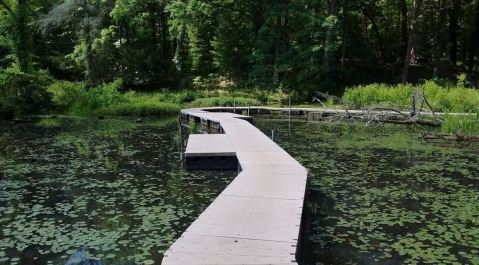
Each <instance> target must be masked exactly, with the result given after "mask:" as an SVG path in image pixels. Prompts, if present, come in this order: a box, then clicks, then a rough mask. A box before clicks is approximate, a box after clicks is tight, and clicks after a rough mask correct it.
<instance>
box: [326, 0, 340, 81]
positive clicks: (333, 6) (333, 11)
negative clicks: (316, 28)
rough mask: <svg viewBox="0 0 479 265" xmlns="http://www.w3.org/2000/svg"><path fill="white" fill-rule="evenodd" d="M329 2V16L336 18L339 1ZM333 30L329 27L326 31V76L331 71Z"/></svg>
mask: <svg viewBox="0 0 479 265" xmlns="http://www.w3.org/2000/svg"><path fill="white" fill-rule="evenodd" d="M326 2H327V5H328V6H327V9H328V15H329V16H336V15H337V0H328V1H326ZM333 30H334V27H329V28H328V30H327V31H326V39H325V41H324V56H323V71H324V73H325V75H326V76H328V75H329V72H330V71H331V49H330V46H331V40H332V38H333Z"/></svg>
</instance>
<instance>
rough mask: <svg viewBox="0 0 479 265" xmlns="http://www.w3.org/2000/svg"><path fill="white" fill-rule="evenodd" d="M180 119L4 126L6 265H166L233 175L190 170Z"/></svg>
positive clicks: (0, 147) (1, 228) (1, 253)
mask: <svg viewBox="0 0 479 265" xmlns="http://www.w3.org/2000/svg"><path fill="white" fill-rule="evenodd" d="M177 126H178V125H177V117H172V118H165V119H160V120H147V121H145V122H144V123H142V124H136V123H135V122H134V121H128V120H108V119H107V120H86V119H41V120H38V121H36V122H34V123H25V124H10V123H0V264H11V265H15V264H28V265H31V264H62V265H63V264H68V265H79V264H82V265H87V264H88V265H107V264H160V262H161V259H162V254H163V253H164V251H165V250H166V249H167V248H168V246H169V245H170V244H171V243H172V242H173V241H174V240H175V239H176V238H177V237H178V236H179V234H180V233H181V232H182V231H184V230H185V229H186V227H188V225H189V224H190V223H191V222H192V221H193V220H194V219H195V218H196V217H197V216H198V215H199V214H200V213H201V212H202V211H203V210H204V208H205V207H206V206H208V205H209V204H210V203H211V201H212V200H213V199H214V198H215V197H216V196H217V195H218V194H219V193H220V192H221V191H222V190H223V189H224V188H225V187H226V186H227V185H228V183H229V182H230V181H231V180H232V179H233V178H234V176H235V175H236V173H235V172H211V171H210V172H207V171H191V172H186V171H184V170H183V168H182V164H181V162H180V161H179V147H178V146H179V141H180V140H179V139H180V137H179V136H178V130H177Z"/></svg>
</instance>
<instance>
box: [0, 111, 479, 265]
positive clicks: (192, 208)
mask: <svg viewBox="0 0 479 265" xmlns="http://www.w3.org/2000/svg"><path fill="white" fill-rule="evenodd" d="M256 125H257V126H258V127H259V128H260V129H262V130H263V131H264V132H265V133H266V134H268V135H270V134H271V130H273V129H274V130H276V133H275V140H276V141H277V142H278V143H279V144H280V145H281V146H282V147H284V148H285V149H286V150H287V151H288V152H290V153H291V154H292V155H293V156H294V157H295V158H297V159H298V161H300V162H301V163H302V164H303V165H304V166H305V167H307V168H308V170H309V172H310V174H309V177H310V178H309V183H308V185H309V186H308V187H309V188H308V197H307V202H306V206H307V207H306V212H305V230H304V232H305V233H304V234H305V236H304V248H303V249H302V254H303V257H304V262H303V264H302V265H319V264H405V263H407V264H423V263H431V264H479V258H478V257H479V163H478V162H479V145H478V144H464V145H458V144H455V143H453V144H447V143H423V142H421V141H420V140H418V139H417V133H418V131H417V130H415V129H409V128H408V127H404V126H380V127H364V126H363V125H354V124H336V125H328V124H319V123H308V124H306V123H304V122H293V124H292V125H293V126H291V131H289V129H288V122H285V121H278V120H267V119H257V120H256ZM179 142H180V137H179V135H178V130H177V120H176V117H172V118H164V119H156V120H153V119H152V120H145V121H144V122H143V123H141V124H137V123H135V122H134V121H132V120H125V119H106V120H88V119H41V120H38V121H36V122H34V123H25V124H10V123H0V264H42V265H43V264H61V265H63V264H68V265H80V264H81V265H87V264H88V265H108V264H160V261H161V259H162V254H163V253H164V251H165V250H166V249H167V248H168V246H169V245H170V244H171V243H172V242H173V241H174V240H175V239H176V238H177V237H178V236H179V234H181V232H182V231H183V230H184V229H186V227H188V225H189V224H190V223H191V222H192V221H193V220H194V219H195V218H196V217H197V216H198V215H199V214H200V213H201V212H202V211H203V209H204V208H205V207H206V206H207V205H209V204H210V202H211V201H212V200H213V198H215V197H216V196H217V194H219V193H220V192H221V191H222V190H223V189H224V188H225V187H226V186H227V185H228V183H229V182H230V181H231V180H232V179H233V178H234V176H235V175H236V172H220V171H190V172H186V171H185V170H183V168H182V165H181V162H180V161H179ZM185 265H187V264H185Z"/></svg>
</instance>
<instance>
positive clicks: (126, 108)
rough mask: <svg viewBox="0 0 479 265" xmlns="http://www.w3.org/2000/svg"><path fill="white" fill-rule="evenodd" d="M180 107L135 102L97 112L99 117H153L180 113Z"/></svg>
mask: <svg viewBox="0 0 479 265" xmlns="http://www.w3.org/2000/svg"><path fill="white" fill-rule="evenodd" d="M180 110H181V107H180V105H178V104H175V103H169V102H133V103H120V104H116V105H112V106H107V107H103V108H100V109H98V110H97V111H95V113H96V114H99V115H111V116H153V115H164V114H173V113H178V112H179V111H180Z"/></svg>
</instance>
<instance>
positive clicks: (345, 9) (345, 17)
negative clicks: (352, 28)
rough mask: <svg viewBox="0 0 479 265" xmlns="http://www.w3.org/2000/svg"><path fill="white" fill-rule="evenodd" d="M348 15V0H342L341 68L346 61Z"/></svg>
mask: <svg viewBox="0 0 479 265" xmlns="http://www.w3.org/2000/svg"><path fill="white" fill-rule="evenodd" d="M348 16H349V0H344V6H343V36H342V40H343V47H342V52H341V68H344V64H345V61H346V49H347V37H348V35H347V33H348V30H347V26H348V18H349V17H348Z"/></svg>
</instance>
